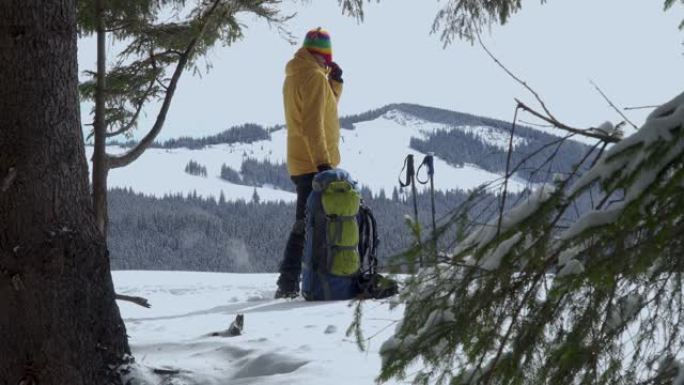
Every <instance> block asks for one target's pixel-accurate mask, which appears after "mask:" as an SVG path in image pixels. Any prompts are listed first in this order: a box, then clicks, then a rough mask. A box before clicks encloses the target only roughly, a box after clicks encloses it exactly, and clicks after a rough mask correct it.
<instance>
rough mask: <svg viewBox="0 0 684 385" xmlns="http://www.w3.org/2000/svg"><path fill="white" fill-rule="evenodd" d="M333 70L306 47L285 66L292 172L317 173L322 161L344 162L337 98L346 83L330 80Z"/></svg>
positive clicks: (290, 168)
mask: <svg viewBox="0 0 684 385" xmlns="http://www.w3.org/2000/svg"><path fill="white" fill-rule="evenodd" d="M329 71H330V70H329V69H327V68H326V67H324V66H323V65H321V64H319V63H318V61H317V60H316V58H315V57H314V56H312V55H311V54H310V53H309V51H307V50H306V49H304V48H301V49H300V50H299V51H297V53H296V54H295V57H294V58H293V59H292V60H290V61H289V62H288V63H287V67H286V68H285V75H286V76H285V84H284V85H283V98H284V103H285V121H286V122H287V169H288V171H289V173H290V175H302V174H309V173H315V172H317V171H318V170H317V166H319V165H322V164H328V165H330V166H332V167H337V165H338V164H339V163H340V151H339V143H340V122H339V120H338V117H337V101H338V100H339V98H340V95H341V93H342V83H339V82H336V81H334V80H329V79H328V73H329Z"/></svg>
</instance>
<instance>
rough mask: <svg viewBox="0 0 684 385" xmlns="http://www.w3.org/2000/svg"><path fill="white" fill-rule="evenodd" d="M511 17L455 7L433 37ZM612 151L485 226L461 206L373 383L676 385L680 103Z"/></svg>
mask: <svg viewBox="0 0 684 385" xmlns="http://www.w3.org/2000/svg"><path fill="white" fill-rule="evenodd" d="M674 3H675V1H673V0H667V1H666V3H665V8H666V9H668V8H670V7H672V6H673V5H674ZM520 7H521V2H520V1H517V0H513V1H492V2H484V1H477V0H452V1H449V2H447V4H446V5H445V7H444V8H443V9H442V11H440V13H439V14H438V15H437V18H436V20H435V24H434V28H435V31H441V33H442V35H441V37H442V39H443V41H444V42H445V43H447V44H448V43H450V42H452V39H453V38H466V39H473V38H475V37H476V35H477V33H479V31H480V30H481V28H483V27H485V26H486V25H488V24H490V23H492V22H501V23H505V22H506V20H507V19H508V17H509V16H510V15H511V14H513V13H515V12H516V11H518V10H519V9H520ZM682 26H684V24H683V25H681V26H680V27H682ZM615 142H617V144H615V145H612V146H607V143H605V144H606V145H604V146H603V148H604V149H607V150H606V151H603V150H597V149H594V150H592V151H591V152H589V153H587V154H585V157H584V158H583V160H582V161H581V162H580V163H579V164H577V165H576V167H575V170H574V171H573V172H572V173H571V174H570V175H566V176H564V177H562V178H558V180H557V181H556V182H555V183H554V184H550V185H544V186H542V187H540V188H539V189H537V190H536V191H535V192H532V193H530V194H529V196H528V198H527V199H526V200H524V201H522V202H521V203H520V204H518V205H516V206H515V207H513V208H512V209H510V210H509V211H507V212H505V213H503V214H498V213H497V214H498V215H493V216H492V217H491V218H490V220H488V221H486V222H485V223H482V221H479V220H473V218H470V220H468V213H469V211H470V210H469V209H470V208H471V207H472V206H470V205H469V204H470V203H471V202H472V201H474V200H477V194H475V195H474V196H473V197H472V198H471V199H470V200H469V201H468V202H466V204H465V205H464V206H463V207H462V208H461V211H460V212H459V213H456V214H455V215H454V217H453V220H452V221H450V222H449V224H448V225H446V226H445V227H444V228H443V229H442V230H441V234H446V233H450V232H455V233H457V234H459V236H458V238H459V243H458V245H457V246H456V248H455V249H450V250H447V251H445V252H444V253H441V254H440V256H441V257H440V258H439V260H438V261H437V262H436V263H435V264H433V265H431V266H429V267H427V268H425V269H422V270H421V271H419V272H418V273H417V274H416V275H415V276H412V277H410V278H409V279H408V281H407V282H406V284H407V287H406V288H405V289H404V290H403V294H402V296H401V299H402V301H403V302H404V303H405V305H406V307H405V310H404V316H403V319H402V320H401V321H400V322H399V323H398V325H397V327H396V330H395V332H394V334H393V336H392V337H391V338H390V339H388V340H387V341H385V343H384V344H383V345H382V347H381V350H380V353H381V355H382V358H383V362H382V371H381V374H380V377H379V380H380V381H381V382H382V381H386V380H389V379H390V378H404V377H405V376H406V375H407V374H408V370H413V369H414V368H415V366H413V365H414V364H417V365H418V366H419V367H422V368H423V369H422V370H420V371H419V372H418V373H417V374H416V373H413V374H414V375H413V376H412V381H413V383H415V384H454V385H456V384H653V385H657V384H663V385H665V384H667V385H669V384H673V383H677V384H679V383H681V382H678V381H681V379H682V378H684V365H683V364H682V363H681V362H679V361H678V360H677V358H678V357H679V355H680V353H681V351H682V349H684V340H683V339H682V336H681V330H683V328H684V290H683V287H684V279H683V278H684V277H683V276H682V274H681V272H682V269H683V268H684V260H683V259H682V258H681V256H682V255H684V242H683V241H682V237H681V234H684V219H683V218H684V94H681V95H679V96H677V97H675V98H674V99H673V100H671V101H669V102H667V103H665V104H663V105H662V106H661V107H659V108H657V109H656V110H655V111H654V112H653V113H652V114H651V115H650V116H649V118H648V120H647V121H646V123H645V124H644V125H643V126H642V127H641V129H640V130H639V131H638V132H637V133H636V134H634V135H632V136H630V137H628V138H626V139H623V140H619V139H616V140H615ZM597 153H598V155H597ZM592 159H596V160H595V161H592ZM583 169H585V170H587V169H588V170H587V171H582V170H583ZM583 200H584V201H587V200H589V201H591V202H592V204H591V207H590V208H589V209H588V210H586V211H585V212H583V213H580V214H579V215H577V211H576V209H577V204H578V202H581V201H583ZM502 207H503V205H502ZM502 210H503V209H502ZM426 252H427V250H422V249H420V248H417V249H414V250H410V251H409V252H408V254H414V255H415V254H419V253H426Z"/></svg>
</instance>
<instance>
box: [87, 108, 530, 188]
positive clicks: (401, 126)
mask: <svg viewBox="0 0 684 385" xmlns="http://www.w3.org/2000/svg"><path fill="white" fill-rule="evenodd" d="M355 126H356V129H355V130H351V131H350V130H342V141H341V143H340V151H341V156H342V163H341V164H340V167H341V168H343V169H345V170H347V171H349V172H350V173H351V175H352V176H353V177H354V178H356V179H357V181H358V182H359V184H361V185H364V186H368V187H369V188H370V189H371V190H372V191H373V192H374V193H380V191H381V190H384V191H385V193H386V194H387V195H388V196H389V195H390V194H391V192H392V190H393V189H394V188H395V187H398V177H399V173H400V171H401V168H402V165H403V161H404V158H405V157H406V155H408V154H414V156H415V159H416V161H417V162H420V161H422V159H423V156H424V155H425V154H422V153H420V152H418V151H416V150H413V149H411V148H410V140H411V137H423V136H424V135H425V133H428V132H432V131H435V130H442V129H461V130H464V131H467V132H477V133H478V135H480V137H481V139H482V140H483V141H485V142H487V143H490V144H494V145H495V146H497V147H499V148H504V147H507V143H508V139H507V138H504V137H502V136H501V135H500V134H499V133H497V132H494V131H493V130H489V131H488V130H482V129H477V130H476V129H475V128H473V127H469V126H468V127H449V126H445V125H442V124H437V123H431V122H426V121H423V120H420V119H417V118H415V117H413V116H411V115H408V114H406V113H403V112H400V111H395V110H393V111H388V112H387V113H386V114H384V115H383V116H381V117H379V118H378V119H375V120H372V121H367V122H362V123H358V124H355ZM286 135H287V132H286V131H285V130H279V131H276V132H273V133H272V135H271V140H264V141H258V142H255V143H251V144H245V143H238V144H232V145H228V144H226V145H216V146H210V147H207V148H204V149H201V150H190V149H186V148H179V149H158V148H152V149H148V150H147V151H146V152H145V153H144V154H143V155H142V156H141V157H140V158H139V159H138V160H136V161H135V162H134V163H133V164H131V165H129V166H127V167H125V168H121V169H114V170H111V171H110V173H109V186H110V187H120V188H131V189H133V191H135V192H139V193H143V194H146V195H153V196H157V197H162V196H164V195H166V194H178V193H181V194H183V195H187V194H192V193H193V192H196V193H197V194H198V195H200V196H204V197H210V196H213V197H214V198H218V197H219V196H220V194H221V192H223V194H224V196H225V198H226V199H228V200H238V199H243V200H246V201H249V200H251V199H252V195H253V193H254V187H250V186H243V185H236V184H232V183H229V182H226V181H224V180H222V179H221V178H220V177H219V175H220V173H221V166H222V165H223V164H226V165H227V166H229V167H231V168H232V169H234V170H236V171H238V172H239V170H240V167H241V165H242V161H243V159H244V158H247V157H249V158H253V159H258V160H269V161H270V162H271V163H285V161H286V140H287V137H286ZM519 142H520V141H517V142H515V144H516V145H518V144H520V143H521V142H520V143H519ZM504 143H505V144H504ZM86 150H87V156H88V158H90V156H91V153H92V146H87V147H86ZM108 151H109V152H111V153H120V152H122V151H125V149H123V148H119V147H109V148H108ZM190 160H194V161H195V162H198V163H199V164H201V165H202V166H205V167H206V168H207V177H201V176H194V175H189V174H187V173H185V172H184V169H185V166H186V165H187V164H188V162H189V161H190ZM417 166H418V165H416V167H417ZM435 174H436V177H435V188H436V189H437V190H442V191H447V190H454V189H460V190H470V189H474V188H476V187H478V186H480V185H481V184H483V183H487V182H491V181H495V180H500V179H501V176H500V175H497V174H494V173H491V172H489V171H485V170H483V169H481V168H479V167H477V166H476V165H470V164H466V165H464V166H463V167H454V166H451V165H449V164H447V163H446V162H445V161H444V160H442V159H440V158H438V157H436V158H435ZM525 183H526V182H525V181H524V180H519V179H515V178H514V179H513V180H512V181H511V182H510V183H509V190H510V191H520V190H522V189H523V188H524V187H525ZM257 193H258V194H259V197H260V198H261V200H263V201H278V200H283V201H293V200H295V198H296V197H295V195H294V194H292V193H289V192H286V191H282V190H276V189H272V188H265V187H264V188H257Z"/></svg>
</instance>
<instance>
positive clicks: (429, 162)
mask: <svg viewBox="0 0 684 385" xmlns="http://www.w3.org/2000/svg"><path fill="white" fill-rule="evenodd" d="M423 166H425V167H426V168H427V174H428V179H429V182H430V205H431V208H432V247H433V252H434V255H433V256H434V261H433V262H436V261H437V221H436V219H435V217H436V212H435V161H434V155H433V154H432V153H428V154H427V155H425V158H423V163H421V164H420V166H419V167H418V171H417V172H416V180H417V181H418V182H419V183H420V184H427V182H428V180H425V181H422V180H420V177H419V174H420V169H421V168H423Z"/></svg>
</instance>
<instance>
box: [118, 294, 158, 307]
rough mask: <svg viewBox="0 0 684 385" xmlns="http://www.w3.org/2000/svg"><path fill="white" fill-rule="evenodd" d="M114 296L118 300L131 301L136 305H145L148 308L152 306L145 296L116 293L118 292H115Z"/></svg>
mask: <svg viewBox="0 0 684 385" xmlns="http://www.w3.org/2000/svg"><path fill="white" fill-rule="evenodd" d="M114 297H115V298H116V299H118V300H119V301H127V302H131V303H134V304H136V305H138V306H142V307H146V308H148V309H149V308H150V307H152V305H150V303H149V302H148V301H147V298H143V297H135V296H130V295H124V294H118V293H116V294H115V295H114Z"/></svg>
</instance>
